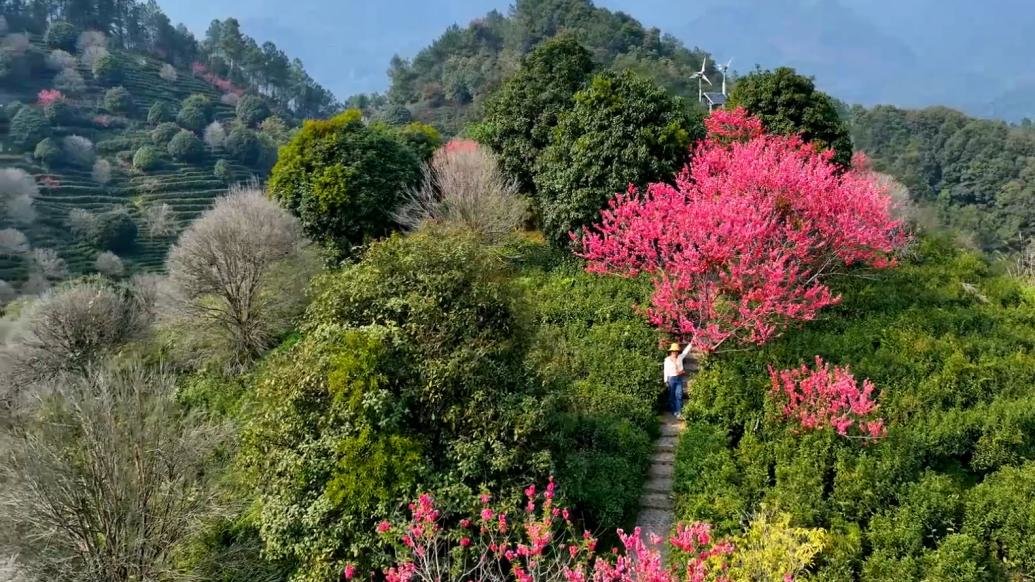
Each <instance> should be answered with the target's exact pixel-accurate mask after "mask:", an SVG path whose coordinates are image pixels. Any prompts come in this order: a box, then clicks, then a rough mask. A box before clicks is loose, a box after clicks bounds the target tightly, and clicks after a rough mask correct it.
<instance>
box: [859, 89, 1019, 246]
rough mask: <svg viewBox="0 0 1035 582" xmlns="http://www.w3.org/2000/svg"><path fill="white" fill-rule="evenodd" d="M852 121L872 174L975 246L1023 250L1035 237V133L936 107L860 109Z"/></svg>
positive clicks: (860, 147)
mask: <svg viewBox="0 0 1035 582" xmlns="http://www.w3.org/2000/svg"><path fill="white" fill-rule="evenodd" d="M851 119H852V134H853V138H854V139H855V142H856V146H857V147H858V148H859V149H860V150H862V151H865V152H866V153H867V154H868V155H869V156H870V157H871V158H872V160H873V165H874V168H875V169H877V170H879V171H882V172H887V173H889V174H891V175H893V176H895V177H896V178H897V179H898V180H899V181H901V182H902V183H903V184H905V186H906V187H907V188H908V189H909V198H910V199H911V200H912V202H914V203H915V204H917V205H921V206H926V207H931V208H934V210H935V211H936V213H937V216H938V218H939V219H940V222H941V223H942V224H945V225H948V226H950V227H952V228H954V229H957V230H959V231H961V232H962V233H964V235H966V236H967V237H969V238H970V239H971V241H972V243H973V244H974V245H975V246H978V247H979V248H982V249H984V250H990V251H991V250H1019V249H1021V248H1023V247H1024V246H1025V245H1026V244H1027V242H1028V240H1029V239H1030V238H1031V237H1032V236H1033V235H1035V210H1033V208H1035V207H1033V206H1032V204H1031V200H1032V198H1033V196H1035V161H1033V160H1035V129H1032V128H1031V127H1028V128H1024V127H1009V126H1007V125H1006V124H1004V123H1001V122H996V121H989V120H984V119H973V118H970V117H967V116H965V115H963V114H962V113H959V112H957V111H952V110H950V109H945V108H937V107H935V108H930V109H922V110H916V111H911V110H905V109H898V108H895V107H890V106H880V107H874V108H872V109H863V108H861V107H856V108H853V109H852V111H851Z"/></svg>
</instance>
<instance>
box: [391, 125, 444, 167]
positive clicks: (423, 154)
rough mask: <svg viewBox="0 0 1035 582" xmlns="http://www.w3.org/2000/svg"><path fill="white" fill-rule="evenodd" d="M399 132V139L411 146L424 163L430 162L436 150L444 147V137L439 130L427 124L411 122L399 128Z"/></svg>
mask: <svg viewBox="0 0 1035 582" xmlns="http://www.w3.org/2000/svg"><path fill="white" fill-rule="evenodd" d="M397 131H398V132H399V137H400V138H402V140H403V141H404V142H406V144H407V145H409V146H410V149H411V150H413V152H414V153H415V154H417V157H418V158H420V160H421V161H422V162H426V161H428V160H430V159H431V156H432V154H434V153H435V150H437V149H438V148H439V146H441V145H442V135H441V134H440V133H439V132H438V130H437V129H435V128H434V127H432V126H430V125H428V124H426V123H421V122H419V121H411V122H410V123H407V124H406V125H404V126H402V127H399V128H398V129H397Z"/></svg>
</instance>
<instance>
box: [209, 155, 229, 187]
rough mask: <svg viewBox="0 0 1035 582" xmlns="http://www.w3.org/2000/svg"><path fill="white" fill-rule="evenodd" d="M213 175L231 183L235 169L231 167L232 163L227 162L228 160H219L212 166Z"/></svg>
mask: <svg viewBox="0 0 1035 582" xmlns="http://www.w3.org/2000/svg"><path fill="white" fill-rule="evenodd" d="M212 175H213V176H215V177H216V178H218V179H219V180H221V181H223V182H226V183H229V182H230V181H231V180H232V179H233V177H234V174H233V170H231V169H230V164H228V163H226V160H217V161H216V164H215V166H213V167H212Z"/></svg>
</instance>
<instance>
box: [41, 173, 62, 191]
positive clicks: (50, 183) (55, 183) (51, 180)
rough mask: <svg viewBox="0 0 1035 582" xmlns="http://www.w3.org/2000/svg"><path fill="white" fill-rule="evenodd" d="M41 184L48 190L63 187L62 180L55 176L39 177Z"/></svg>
mask: <svg viewBox="0 0 1035 582" xmlns="http://www.w3.org/2000/svg"><path fill="white" fill-rule="evenodd" d="M39 184H40V186H42V187H43V188H46V189H47V190H56V189H58V188H60V187H61V180H58V179H57V178H55V177H54V176H43V177H41V178H40V179H39Z"/></svg>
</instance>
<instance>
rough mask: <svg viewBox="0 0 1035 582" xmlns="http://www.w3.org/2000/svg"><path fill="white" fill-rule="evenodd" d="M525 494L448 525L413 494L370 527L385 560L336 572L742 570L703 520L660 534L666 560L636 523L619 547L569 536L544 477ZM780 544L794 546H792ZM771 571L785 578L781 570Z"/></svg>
mask: <svg viewBox="0 0 1035 582" xmlns="http://www.w3.org/2000/svg"><path fill="white" fill-rule="evenodd" d="M525 497H526V500H527V503H526V506H525V507H524V511H523V512H521V514H520V515H514V516H512V515H510V514H508V513H507V512H506V511H502V510H500V509H497V508H493V507H492V506H491V505H490V503H489V502H490V496H489V495H488V494H483V495H482V496H481V509H480V510H479V511H478V512H477V516H476V517H474V518H464V519H460V520H459V521H457V522H456V526H455V527H448V526H447V525H446V520H445V519H444V518H443V516H442V514H441V512H440V511H439V509H437V507H436V505H435V502H434V499H433V498H432V497H431V495H429V494H424V495H421V496H420V498H419V499H418V500H417V501H416V502H414V503H412V504H410V506H409V507H410V514H411V518H410V520H409V521H408V522H407V523H405V524H400V525H393V524H392V523H390V522H388V521H382V522H381V523H379V524H378V525H377V528H376V531H377V533H378V534H379V535H381V536H382V538H383V539H384V540H385V542H386V543H387V544H388V545H389V546H390V547H391V548H392V549H391V552H390V553H391V554H392V556H393V557H392V561H391V563H392V565H391V566H389V567H387V568H385V569H384V570H383V571H381V572H380V573H373V572H371V573H369V574H368V575H360V574H359V568H358V567H357V566H356V565H355V564H354V563H348V564H346V565H345V566H344V568H343V569H342V575H341V577H342V578H343V579H346V580H350V579H356V578H364V579H368V578H369V579H373V578H376V577H377V575H378V574H380V575H383V576H384V579H385V580H387V581H388V582H411V581H415V580H435V581H440V582H452V581H456V582H461V581H479V582H504V581H511V580H517V581H518V582H533V581H555V580H564V581H567V582H590V581H592V582H682V581H686V582H705V581H715V582H720V581H726V580H733V579H737V578H738V577H739V576H737V575H736V573H737V572H743V571H744V562H745V561H744V560H740V561H739V562H738V553H737V552H738V549H737V548H736V547H735V545H734V543H733V542H732V541H731V540H730V539H728V538H722V539H717V538H715V537H714V536H713V534H712V530H711V526H710V525H708V524H706V523H700V522H695V523H693V524H690V525H684V524H679V525H678V526H677V527H676V532H675V534H674V535H672V537H671V538H670V539H669V540H668V543H669V545H670V547H671V548H672V551H673V552H675V556H674V559H673V560H671V562H669V563H666V561H665V560H664V559H663V558H662V555H661V551H660V543H661V540H660V539H658V538H657V536H654V535H651V536H650V537H651V539H647V540H645V539H643V536H642V535H641V532H640V530H639V528H636V530H634V531H633V532H632V533H631V534H626V533H625V532H623V531H622V530H618V532H617V534H618V539H619V540H620V542H621V547H620V548H612V549H611V550H610V551H609V552H600V551H598V547H597V544H598V542H597V539H596V538H595V537H594V536H592V535H591V534H590V533H589V532H583V533H582V534H581V535H577V534H576V533H575V529H574V525H573V524H572V521H571V516H570V514H569V512H568V510H567V509H564V508H562V507H558V506H556V505H555V503H554V497H555V487H554V482H553V480H552V479H551V480H550V482H549V484H548V485H547V486H546V489H545V491H543V492H542V493H537V491H536V488H535V486H529V487H528V488H527V489H526V490H525ZM745 539H746V538H745ZM783 551H785V552H788V553H795V549H794V547H793V545H790V546H787V547H786V548H785V549H784V550H783ZM799 553H800V552H799ZM814 554H815V551H813V550H809V551H806V552H804V554H803V555H807V559H811V556H812V555H814ZM784 563H792V564H793V563H795V562H794V559H793V558H792V559H791V560H790V561H788V560H784ZM797 570H800V568H798V567H796V566H795V567H793V569H792V571H797ZM730 575H733V578H731V577H730ZM778 577H780V578H782V579H784V580H791V579H792V577H791V575H790V574H788V573H784V572H783V571H781V573H779V575H778Z"/></svg>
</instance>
